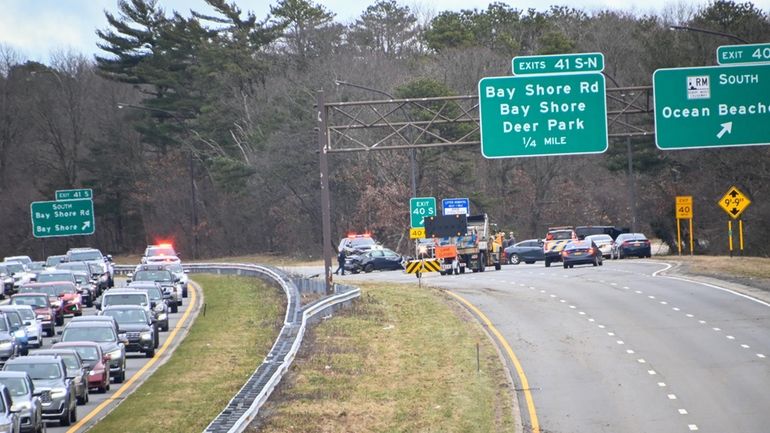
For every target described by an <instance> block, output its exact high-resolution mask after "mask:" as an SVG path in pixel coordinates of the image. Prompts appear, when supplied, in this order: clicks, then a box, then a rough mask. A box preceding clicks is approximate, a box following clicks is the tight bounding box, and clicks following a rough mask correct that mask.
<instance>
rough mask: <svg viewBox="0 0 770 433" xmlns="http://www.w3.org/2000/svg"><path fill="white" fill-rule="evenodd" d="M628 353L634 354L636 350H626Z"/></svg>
mask: <svg viewBox="0 0 770 433" xmlns="http://www.w3.org/2000/svg"><path fill="white" fill-rule="evenodd" d="M626 353H627V354H629V355H633V354H634V353H635V352H634V351H633V350H631V349H628V350H626Z"/></svg>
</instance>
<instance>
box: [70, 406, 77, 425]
mask: <svg viewBox="0 0 770 433" xmlns="http://www.w3.org/2000/svg"><path fill="white" fill-rule="evenodd" d="M77 421H78V407H77V406H75V407H73V408H72V412H70V422H77Z"/></svg>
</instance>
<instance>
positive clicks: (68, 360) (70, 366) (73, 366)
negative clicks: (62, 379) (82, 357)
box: [61, 353, 82, 373]
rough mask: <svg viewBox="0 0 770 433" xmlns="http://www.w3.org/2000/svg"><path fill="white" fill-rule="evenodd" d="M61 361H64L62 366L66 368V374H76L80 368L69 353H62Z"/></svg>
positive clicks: (76, 360) (75, 358)
mask: <svg viewBox="0 0 770 433" xmlns="http://www.w3.org/2000/svg"><path fill="white" fill-rule="evenodd" d="M61 359H63V360H64V366H66V367H67V371H68V372H72V373H77V370H78V369H79V368H80V367H82V366H81V365H80V363H79V362H78V359H77V357H75V355H73V354H71V353H62V354H61Z"/></svg>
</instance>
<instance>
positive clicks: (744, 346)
mask: <svg viewBox="0 0 770 433" xmlns="http://www.w3.org/2000/svg"><path fill="white" fill-rule="evenodd" d="M741 347H742V348H744V349H750V348H751V346H749V345H748V344H741Z"/></svg>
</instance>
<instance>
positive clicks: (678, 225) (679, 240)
mask: <svg viewBox="0 0 770 433" xmlns="http://www.w3.org/2000/svg"><path fill="white" fill-rule="evenodd" d="M680 221H681V220H680V219H679V218H677V219H676V248H677V249H678V250H679V255H680V256H681V255H682V224H681V222H680Z"/></svg>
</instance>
